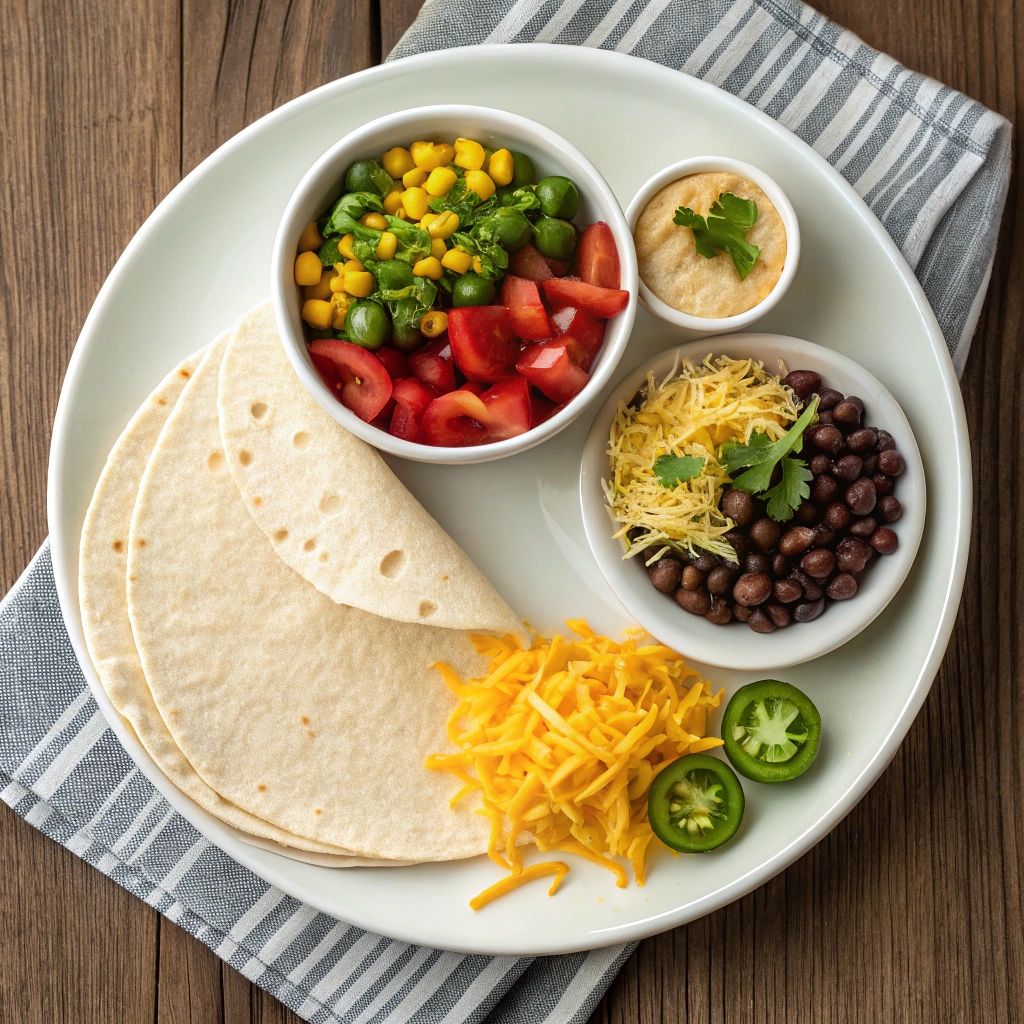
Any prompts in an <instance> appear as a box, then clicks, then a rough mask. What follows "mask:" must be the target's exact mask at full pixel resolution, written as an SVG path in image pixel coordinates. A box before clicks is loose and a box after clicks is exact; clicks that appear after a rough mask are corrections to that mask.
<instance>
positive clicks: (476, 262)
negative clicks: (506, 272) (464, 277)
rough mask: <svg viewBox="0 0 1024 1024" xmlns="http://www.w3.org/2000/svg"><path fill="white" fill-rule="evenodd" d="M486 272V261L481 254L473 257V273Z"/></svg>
mask: <svg viewBox="0 0 1024 1024" xmlns="http://www.w3.org/2000/svg"><path fill="white" fill-rule="evenodd" d="M483 272H484V261H483V260H482V259H480V257H479V256H474V257H473V273H474V274H482V273H483Z"/></svg>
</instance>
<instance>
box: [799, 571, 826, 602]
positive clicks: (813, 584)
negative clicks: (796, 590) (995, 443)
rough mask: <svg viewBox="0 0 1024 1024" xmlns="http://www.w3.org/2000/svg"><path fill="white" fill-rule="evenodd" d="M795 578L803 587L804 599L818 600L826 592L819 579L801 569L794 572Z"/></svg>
mask: <svg viewBox="0 0 1024 1024" xmlns="http://www.w3.org/2000/svg"><path fill="white" fill-rule="evenodd" d="M793 579H794V580H796V581H797V583H799V584H800V586H801V588H802V589H803V592H804V600H806V601H817V600H818V598H819V597H821V595H822V594H823V593H824V592H825V591H824V590H822V589H821V584H820V583H819V582H818V581H817V580H813V579H811V577H810V576H808V575H807V573H805V572H801V571H800V570H799V569H797V570H796V571H795V572H794V573H793Z"/></svg>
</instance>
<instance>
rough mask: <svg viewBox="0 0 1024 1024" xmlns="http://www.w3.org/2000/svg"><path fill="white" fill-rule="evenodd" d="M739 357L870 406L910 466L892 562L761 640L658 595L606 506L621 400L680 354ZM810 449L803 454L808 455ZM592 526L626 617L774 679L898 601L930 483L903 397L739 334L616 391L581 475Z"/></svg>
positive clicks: (810, 347) (818, 358)
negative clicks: (809, 375)
mask: <svg viewBox="0 0 1024 1024" xmlns="http://www.w3.org/2000/svg"><path fill="white" fill-rule="evenodd" d="M709 353H711V354H714V355H716V356H718V355H728V356H732V357H733V358H736V359H739V358H744V357H752V358H754V359H758V360H760V361H761V362H762V364H763V365H764V367H765V369H766V370H769V371H772V372H778V370H777V367H778V361H779V360H780V359H781V360H783V362H784V363H785V364H786V367H787V368H788V369H789V370H814V371H816V372H817V373H819V374H821V377H822V380H823V383H824V386H825V387H830V388H835V389H836V390H837V391H841V392H842V393H843V394H844V395H857V396H859V397H860V398H862V399H863V400H864V405H865V419H866V422H867V425H868V426H872V427H876V428H880V429H885V430H888V431H889V433H890V434H892V436H893V439H894V440H895V441H896V448H897V450H898V451H899V453H900V454H901V455H902V456H903V460H904V462H905V463H906V469H905V471H904V472H903V474H902V476H900V477H899V478H898V483H897V485H896V496H897V497H898V498H899V500H900V503H901V504H902V506H903V515H902V516H901V517H900V519H899V520H898V521H897V522H895V523H891V524H887V525H890V526H891V527H892V529H894V530H895V531H896V534H897V536H898V537H899V546H898V547H897V548H896V550H895V551H894V552H893V553H892V554H891V555H883V556H880V557H879V558H876V559H875V560H874V561H873V562H872V563H871V565H869V566H868V568H867V569H866V570H865V572H864V575H863V577H862V578H861V581H860V588H859V590H858V592H857V594H856V595H855V596H854V597H853V598H851V599H850V600H848V601H832V602H830V603H829V605H828V607H827V608H826V609H825V611H824V613H823V614H822V615H821V616H819V617H818V618H817V619H815V620H814V621H813V622H803V623H793V624H792V625H791V626H789V627H788V628H786V629H778V630H776V631H775V632H774V633H768V634H762V633H755V632H754V631H753V630H751V629H749V628H748V627H747V626H746V625H744V624H743V623H739V622H735V621H734V622H731V623H729V625H727V626H716V625H714V624H713V623H710V622H708V621H707V619H705V618H703V617H702V616H699V615H693V614H691V613H690V612H687V611H684V610H683V609H682V608H680V607H679V606H678V605H677V604H676V603H675V601H673V600H672V596H671V595H669V594H662V593H661V592H660V591H658V590H655V588H654V587H653V586H652V585H651V581H650V580H649V579H648V577H647V573H646V572H645V571H644V569H643V564H642V562H641V561H640V560H639V558H630V559H623V557H622V554H623V551H622V546H621V543H620V542H619V541H618V540H615V539H613V537H612V534H613V533H614V532H615V530H616V527H615V526H614V525H613V521H612V519H611V516H610V514H609V512H608V508H607V505H606V504H605V498H604V492H603V490H602V488H601V480H602V479H603V478H604V479H606V478H607V477H608V475H609V463H608V455H607V449H608V434H609V430H610V428H611V423H612V419H613V417H614V415H615V411H616V409H617V408H618V404H619V402H620V401H625V402H628V401H629V400H630V399H631V398H632V397H633V395H635V394H636V392H637V391H638V390H639V389H640V387H641V386H642V385H643V384H644V382H645V381H646V379H647V374H648V371H653V372H654V376H655V378H656V379H657V380H661V379H663V378H664V377H665V376H666V375H667V374H669V373H670V372H671V370H672V367H673V365H674V363H675V360H676V358H677V355H678V357H679V358H682V359H687V358H688V359H690V360H691V361H692V362H694V363H697V364H699V363H700V362H702V361H703V360H704V358H705V357H706V356H707V355H708V354H709ZM809 455H810V450H809V449H805V451H804V453H802V454H801V457H808V458H809ZM580 498H581V502H582V505H583V525H584V528H585V530H586V534H587V540H588V541H589V543H590V550H591V551H592V552H593V554H594V558H595V559H596V560H597V564H598V566H599V567H600V569H601V573H602V574H603V575H604V578H605V579H606V580H607V581H608V585H609V586H610V587H611V588H612V590H613V591H614V592H615V595H616V597H618V599H619V600H620V601H621V602H622V604H623V605H624V606H625V608H626V610H627V611H628V612H629V614H630V615H632V616H633V618H634V619H636V621H637V622H638V623H639V624H640V625H641V626H643V628H644V629H646V630H647V631H648V632H649V633H650V634H651V635H652V636H655V637H657V638H658V639H659V640H660V641H661V642H662V643H664V644H666V645H667V646H669V647H672V648H673V649H675V650H677V651H679V652H680V653H681V654H683V655H686V656H687V657H690V658H693V659H694V660H695V661H700V662H703V663H704V664H706V665H716V666H718V667H720V668H731V669H740V670H744V671H756V672H768V671H772V670H774V669H779V668H785V667H787V666H789V665H799V664H801V663H802V662H805V661H811V660H812V659H813V658H818V657H820V656H821V655H823V654H827V653H828V652H829V651H831V650H834V649H835V648H837V647H839V646H840V645H841V644H844V643H846V642H847V640H851V639H852V638H853V637H855V636H856V635H857V634H858V633H860V632H861V630H863V629H864V628H865V627H867V626H868V625H869V624H870V623H871V622H872V621H873V620H874V619H875V618H876V617H877V616H878V615H879V614H880V613H881V612H882V610H883V609H884V608H885V606H886V605H887V604H888V603H889V602H890V601H891V600H892V599H893V597H895V595H896V592H897V591H898V590H899V588H900V587H901V586H902V585H903V581H904V580H905V579H906V578H907V574H908V573H909V572H910V567H911V565H912V564H913V562H914V557H915V556H916V555H917V549H918V547H919V546H920V544H921V535H922V532H923V530H924V518H925V499H926V492H925V479H924V465H923V464H922V462H921V453H920V452H919V451H918V448H917V442H916V441H915V440H914V434H913V431H912V430H911V429H910V424H909V423H908V422H907V418H906V416H904V414H903V410H902V409H901V408H900V406H899V404H898V403H897V401H896V399H895V398H893V397H892V395H891V394H889V392H888V391H887V390H886V389H885V388H884V387H883V386H882V384H881V383H880V382H879V381H878V380H877V379H876V378H875V377H873V376H872V375H871V374H870V373H868V371H867V370H865V369H864V368H863V367H862V366H859V365H858V364H857V363H855V362H853V360H851V359H847V358H846V356H843V355H839V353H837V352H833V351H831V350H830V349H827V348H823V347H822V346H820V345H814V344H812V343H811V342H809V341H801V340H800V339H798V338H787V337H785V336H784V335H780V334H737V335H732V336H729V337H716V338H710V339H701V340H699V341H693V342H690V343H688V344H686V345H681V346H679V347H678V348H672V349H669V350H668V351H666V352H663V353H662V354H661V355H659V356H657V357H656V358H655V359H653V360H651V361H649V362H647V363H645V364H644V365H643V366H641V367H638V368H637V369H636V370H635V371H633V372H632V373H630V374H629V375H628V376H627V377H626V378H625V380H623V381H622V383H621V384H619V386H618V387H616V389H615V391H614V392H613V393H612V394H611V396H610V397H609V399H608V401H607V402H605V404H604V405H603V406H602V407H601V411H600V412H599V413H598V414H597V418H596V419H595V420H594V424H593V426H592V427H591V429H590V434H589V436H588V437H587V443H586V446H585V448H584V450H583V462H582V466H581V468H580Z"/></svg>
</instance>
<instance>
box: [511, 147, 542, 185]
mask: <svg viewBox="0 0 1024 1024" xmlns="http://www.w3.org/2000/svg"><path fill="white" fill-rule="evenodd" d="M536 180H537V170H536V168H535V167H534V166H533V161H532V160H531V159H530V158H529V157H528V156H527V155H526V154H525V153H514V152H513V153H512V180H511V181H510V182H509V183H508V186H507V187H508V188H510V189H511V190H512V191H513V192H515V190H516V189H517V188H522V187H523V186H524V185H532V184H533V183H534V182H535V181H536Z"/></svg>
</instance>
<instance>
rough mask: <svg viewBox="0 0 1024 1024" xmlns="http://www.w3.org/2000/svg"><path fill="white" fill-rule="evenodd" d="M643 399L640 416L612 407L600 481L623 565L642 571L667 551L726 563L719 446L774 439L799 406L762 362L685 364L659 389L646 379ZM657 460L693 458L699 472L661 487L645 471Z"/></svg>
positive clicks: (728, 550) (728, 525)
mask: <svg viewBox="0 0 1024 1024" xmlns="http://www.w3.org/2000/svg"><path fill="white" fill-rule="evenodd" d="M643 394H644V399H643V401H642V402H641V403H640V407H639V408H634V407H633V406H632V405H627V404H626V403H625V402H620V403H619V407H618V410H617V412H616V414H615V419H614V421H613V422H612V427H611V437H610V440H609V446H608V456H609V458H610V460H611V479H610V480H606V481H603V482H602V483H603V486H604V490H605V498H606V500H607V503H608V508H609V510H610V512H611V514H612V518H613V519H614V520H615V521H616V522H617V523H618V524H619V525H620V529H619V530H618V532H617V533H616V534H615V536H616V537H617V538H620V539H621V540H622V541H623V545H624V547H625V549H626V554H625V557H627V558H629V557H632V556H634V555H637V554H639V553H640V552H641V551H647V552H648V555H647V556H646V560H647V561H649V562H651V561H655V560H656V559H658V558H660V557H661V556H662V555H663V554H664V553H665V551H666V550H667V548H669V547H674V548H676V549H679V550H686V551H693V550H694V549H695V548H702V549H704V550H707V551H711V552H714V553H715V554H719V555H723V556H725V557H726V558H734V557H735V552H734V551H733V549H732V547H731V546H730V544H729V542H728V541H726V540H723V539H722V538H723V535H724V534H726V533H728V532H729V531H730V530H731V529H732V528H733V525H734V524H733V522H732V521H731V520H730V519H728V518H727V517H726V516H724V515H722V512H721V509H720V508H719V502H720V501H721V497H722V489H723V487H724V486H725V485H726V484H727V483H728V482H729V476H728V474H727V473H726V472H725V470H724V469H723V468H722V466H721V464H720V463H719V461H718V455H719V453H720V452H721V448H722V445H723V444H725V443H726V441H742V442H744V443H746V442H749V441H750V436H751V434H752V433H754V431H760V432H762V433H765V434H767V435H768V436H769V437H770V438H771V439H772V440H773V441H774V440H777V439H778V438H780V437H782V435H783V434H785V432H786V431H787V430H788V429H789V427H790V426H791V425H792V424H793V423H794V422H795V421H796V419H797V418H798V417H799V415H800V406H799V404H798V399H797V398H796V396H795V395H794V394H793V392H792V391H791V390H790V389H789V388H788V387H786V386H785V385H784V384H782V382H781V379H780V378H779V377H777V376H774V377H773V376H772V375H770V374H768V373H766V372H765V370H764V367H763V366H762V365H761V363H759V362H755V361H753V360H751V359H730V358H729V357H728V356H719V357H718V358H717V359H714V360H712V358H711V356H710V355H709V356H708V357H707V359H705V360H704V363H703V364H702V365H701V366H699V367H698V366H695V365H694V364H693V363H692V362H690V361H689V360H684V361H683V363H682V365H681V366H679V367H678V368H677V369H674V370H673V371H672V373H670V374H669V376H668V377H667V378H666V379H665V380H664V381H662V382H661V383H660V384H659V383H657V382H656V381H655V379H654V375H653V374H649V375H648V378H647V384H646V387H645V389H644V391H643ZM663 455H692V456H696V457H697V458H700V459H703V460H704V470H703V472H701V474H700V475H699V476H696V477H694V478H692V479H691V480H687V481H685V482H681V483H677V484H676V485H675V486H674V487H665V486H664V485H663V484H662V482H661V481H660V480H659V479H658V477H657V475H656V474H655V472H654V463H655V462H656V461H657V459H658V458H660V457H661V456H663ZM631 531H637V532H636V533H634V535H633V536H632V537H630V533H631ZM652 550H653V553H652Z"/></svg>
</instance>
